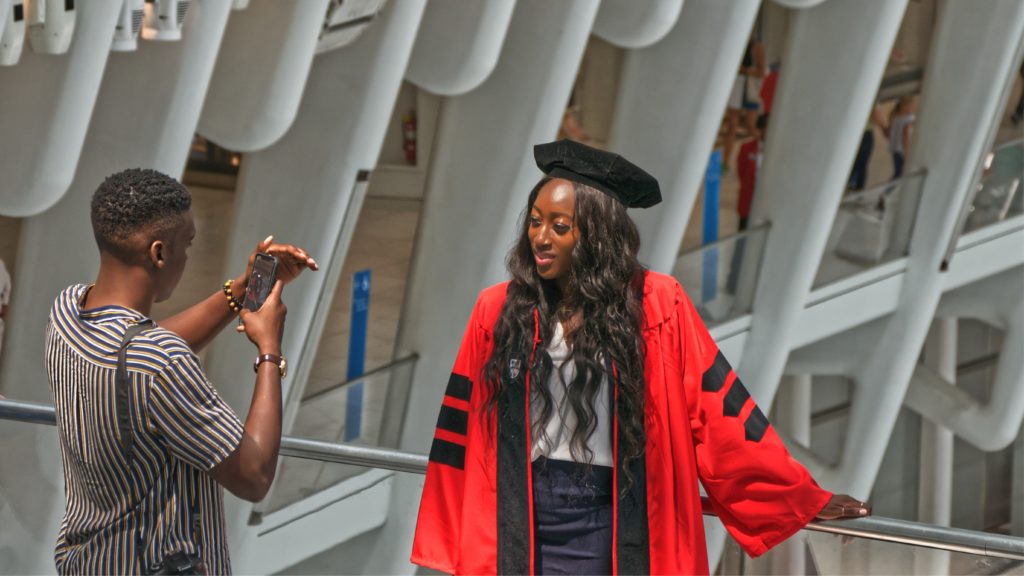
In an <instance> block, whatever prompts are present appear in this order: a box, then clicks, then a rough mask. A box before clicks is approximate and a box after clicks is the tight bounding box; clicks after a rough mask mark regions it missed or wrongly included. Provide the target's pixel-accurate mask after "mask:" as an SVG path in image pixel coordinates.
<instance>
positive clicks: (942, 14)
mask: <svg viewBox="0 0 1024 576" xmlns="http://www.w3.org/2000/svg"><path fill="white" fill-rule="evenodd" d="M833 1H835V0H833ZM831 3H832V2H829V3H828V4H826V6H828V5H830V4H831ZM1022 38H1024V4H1021V3H1020V2H1018V1H1017V0H994V1H992V2H986V3H984V4H974V3H966V4H965V3H963V2H948V1H947V2H944V3H942V4H940V9H939V20H938V22H937V26H936V30H935V35H934V38H933V40H932V52H931V57H930V60H929V62H928V65H927V66H926V67H925V69H926V72H925V78H924V82H923V85H922V90H921V93H922V94H923V100H922V102H921V108H920V113H919V114H918V115H917V124H916V130H915V139H914V142H915V144H914V146H913V147H911V150H910V157H909V158H908V163H907V168H908V171H912V170H916V169H918V168H921V167H926V168H928V170H929V172H928V176H927V178H926V179H925V182H924V186H923V189H922V191H921V203H920V207H919V208H918V210H917V219H916V223H915V225H914V230H913V233H912V236H911V243H910V256H909V257H908V260H907V272H906V275H905V276H904V280H903V283H902V287H901V292H900V296H899V305H898V306H897V309H896V312H895V313H894V314H893V315H892V316H891V317H890V318H889V320H888V322H887V324H886V326H885V329H884V331H883V332H882V334H881V336H880V337H879V338H878V340H877V341H876V342H875V344H874V346H873V351H872V352H871V353H870V354H869V355H868V356H867V357H866V360H867V361H866V362H865V363H864V364H863V365H862V366H861V367H860V369H859V370H858V372H857V374H856V381H857V387H858V389H857V392H856V394H854V398H853V404H852V406H851V410H850V425H849V432H848V438H849V441H848V442H847V444H846V449H845V451H844V453H843V456H842V459H841V462H840V465H839V466H838V468H836V469H834V470H830V471H829V472H828V473H827V474H826V475H825V477H824V478H823V480H824V482H825V484H826V485H829V486H830V487H831V488H833V489H837V490H842V491H845V492H850V493H852V494H854V495H856V496H859V497H864V496H867V494H868V492H869V491H870V489H871V486H872V484H873V483H874V479H875V477H876V475H877V473H878V469H879V467H880V466H881V463H882V457H883V454H884V451H885V450H884V449H885V446H886V444H887V443H888V440H889V437H890V436H891V434H892V429H893V426H894V425H895V422H896V418H897V416H898V414H899V408H900V405H901V404H902V402H903V399H904V394H905V392H906V390H907V386H908V384H909V383H910V380H911V375H912V374H913V373H914V370H915V366H916V364H917V362H916V359H917V355H918V352H919V351H920V350H921V346H922V345H923V344H924V341H925V338H926V336H927V333H928V328H929V326H930V325H931V320H932V317H933V316H934V314H935V310H936V306H937V304H938V302H939V297H940V295H941V293H942V285H943V283H944V282H945V277H946V274H945V273H944V272H940V265H941V264H942V260H943V258H944V257H945V253H946V247H947V246H948V245H949V243H950V239H951V238H952V237H953V235H954V232H955V229H956V226H957V222H958V220H959V214H960V207H961V206H963V204H964V202H965V200H966V196H967V193H968V191H969V190H970V189H971V188H972V186H971V184H972V182H973V181H974V179H975V178H976V177H977V172H978V166H979V165H980V162H981V159H982V158H983V157H984V154H985V152H986V151H987V150H988V149H989V147H990V145H991V140H992V137H993V134H994V129H993V126H995V125H997V124H998V121H999V120H998V119H999V115H1000V114H1001V112H1002V110H1004V108H1005V103H1006V100H1007V93H1008V81H1009V79H1010V78H1011V77H1012V76H1013V75H1015V74H1017V68H1016V66H1015V63H1016V62H1019V55H1020V53H1021V48H1022V47H1021V40H1022Z"/></svg>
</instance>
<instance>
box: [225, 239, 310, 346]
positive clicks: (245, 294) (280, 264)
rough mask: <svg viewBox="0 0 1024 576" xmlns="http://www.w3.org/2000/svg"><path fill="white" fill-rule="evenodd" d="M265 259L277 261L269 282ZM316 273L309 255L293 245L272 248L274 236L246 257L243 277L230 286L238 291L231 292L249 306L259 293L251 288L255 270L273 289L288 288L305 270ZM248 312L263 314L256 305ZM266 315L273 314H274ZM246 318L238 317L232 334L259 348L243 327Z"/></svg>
mask: <svg viewBox="0 0 1024 576" xmlns="http://www.w3.org/2000/svg"><path fill="white" fill-rule="evenodd" d="M267 256H271V257H273V258H272V259H273V260H276V262H274V264H273V265H272V266H271V267H270V269H269V270H270V271H269V275H270V277H269V278H268V277H267V274H268V271H267V267H266V264H267V262H266V260H267V258H266V257H267ZM319 269H320V265H319V264H317V262H316V260H314V259H313V258H312V257H311V256H310V255H309V254H307V253H306V251H305V250H304V249H302V248H300V247H298V246H294V245H292V244H275V243H274V236H273V235H271V236H267V237H266V239H264V240H263V241H262V242H260V243H259V244H257V245H256V249H255V250H253V251H252V253H251V254H249V260H248V262H247V264H246V267H245V273H244V274H243V275H242V276H240V277H239V278H237V279H235V281H234V282H233V285H234V286H237V287H238V289H237V290H236V289H234V288H233V289H232V291H233V292H235V294H236V297H237V294H238V292H239V291H241V293H242V296H241V298H239V300H242V301H245V302H246V304H250V303H249V302H248V300H249V299H250V298H249V296H251V295H254V294H255V292H259V290H257V288H259V287H258V286H251V285H250V284H251V278H252V277H253V273H254V270H255V271H257V272H259V276H260V282H262V283H267V284H269V283H271V282H272V283H273V285H274V286H275V287H276V285H277V284H281V285H282V286H283V285H284V284H288V283H289V282H291V281H292V280H294V279H295V278H297V277H298V276H299V275H300V274H302V272H304V271H306V270H313V271H317V270H319ZM250 292H253V294H250ZM263 293H264V294H266V291H265V290H264V291H263ZM271 293H273V290H271ZM261 296H262V295H261ZM268 298H269V297H268ZM260 299H262V298H260ZM277 300H278V301H280V291H278V296H277ZM281 307H282V308H283V307H284V304H281ZM247 308H248V309H249V311H256V310H262V309H261V308H260V307H259V306H258V305H255V306H252V305H248V306H247ZM268 313H269V314H274V312H268ZM246 316H247V314H245V313H244V311H243V313H242V314H241V315H240V316H239V324H238V326H237V327H236V328H235V330H236V331H237V332H246V335H247V336H248V337H249V339H250V340H252V341H253V343H254V344H256V345H257V346H259V345H260V343H259V342H258V341H257V340H255V339H254V338H253V335H252V334H251V333H250V332H249V330H248V329H247V327H246ZM282 326H283V315H282ZM277 347H280V338H278V344H277ZM261 350H262V349H261Z"/></svg>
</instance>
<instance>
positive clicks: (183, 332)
mask: <svg viewBox="0 0 1024 576" xmlns="http://www.w3.org/2000/svg"><path fill="white" fill-rule="evenodd" d="M273 241H274V237H273V236H268V237H267V239H266V240H264V241H262V242H260V243H259V244H257V245H256V249H255V250H253V252H252V254H250V255H249V261H248V263H247V264H246V267H245V272H243V273H242V275H240V276H238V277H237V278H235V279H234V280H232V281H231V293H232V295H233V296H234V297H235V298H236V299H238V301H241V300H242V298H243V297H244V296H245V285H246V282H248V279H249V274H250V273H251V272H252V264H253V262H254V261H255V259H256V253H257V252H263V253H265V254H270V255H272V256H276V257H277V259H278V266H277V278H278V279H279V280H281V281H282V282H283V283H284V284H287V283H289V282H291V281H292V280H294V279H295V278H296V277H298V276H299V274H301V273H302V272H303V270H306V269H309V270H318V269H319V266H318V265H317V263H316V260H314V259H313V258H312V257H310V256H309V255H308V254H306V251H305V250H303V249H302V248H299V247H297V246H292V245H291V244H274V243H273ZM226 300H227V299H226V298H225V297H224V292H223V291H222V290H218V291H217V292H215V293H213V294H211V295H210V296H208V297H207V298H206V299H204V300H202V301H200V302H199V303H198V304H195V305H193V306H191V307H189V308H186V309H185V310H182V311H181V312H179V313H177V314H175V315H174V316H171V317H170V318H167V319H165V320H163V321H161V322H160V326H162V327H163V328H166V329H168V330H170V331H171V332H174V333H175V334H177V335H178V336H181V337H182V338H183V339H184V340H185V341H186V342H188V345H189V347H191V348H192V350H193V351H195V352H199V351H200V350H202V349H203V348H204V347H205V346H206V345H207V344H209V343H210V342H211V341H213V339H214V338H215V337H216V336H217V334H220V331H221V330H223V329H224V327H225V326H227V325H228V324H229V323H230V322H231V320H232V319H233V318H235V312H234V311H232V310H231V307H230V306H228V303H227V301H226Z"/></svg>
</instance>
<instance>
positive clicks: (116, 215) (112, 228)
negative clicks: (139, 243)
mask: <svg viewBox="0 0 1024 576" xmlns="http://www.w3.org/2000/svg"><path fill="white" fill-rule="evenodd" d="M191 207H192V195H191V194H190V193H189V191H188V189H187V188H185V186H184V185H182V184H181V183H180V182H178V181H177V180H175V179H174V178H171V177H170V176H168V175H166V174H162V173H160V172H157V171H156V170H150V169H144V168H130V169H128V170H122V171H120V172H117V173H116V174H111V175H110V176H108V177H107V179H106V180H104V181H103V183H102V184H100V186H99V188H97V189H96V193H95V194H93V196H92V209H91V213H90V216H91V218H92V233H93V236H95V237H96V245H97V246H98V247H99V249H100V251H101V252H108V253H110V254H112V255H114V256H116V257H118V258H119V259H121V260H124V261H129V260H130V259H131V258H132V256H133V251H134V250H135V249H137V247H136V246H132V236H133V235H135V234H136V233H138V232H143V231H146V232H149V233H151V234H152V235H154V236H156V235H160V234H162V233H164V232H166V231H169V230H171V229H173V228H174V227H175V226H176V225H177V222H178V221H177V218H178V216H180V215H181V214H183V213H185V212H187V211H188V210H189V209H190V208H191Z"/></svg>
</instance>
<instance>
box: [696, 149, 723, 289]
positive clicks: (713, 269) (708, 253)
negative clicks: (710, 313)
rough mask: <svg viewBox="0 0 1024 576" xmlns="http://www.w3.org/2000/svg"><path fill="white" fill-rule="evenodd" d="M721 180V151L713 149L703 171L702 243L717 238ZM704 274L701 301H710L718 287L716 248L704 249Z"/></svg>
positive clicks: (709, 242) (713, 240) (708, 242)
mask: <svg viewBox="0 0 1024 576" xmlns="http://www.w3.org/2000/svg"><path fill="white" fill-rule="evenodd" d="M721 180H722V152H721V151H719V150H715V151H713V152H712V153H711V158H710V159H709V160H708V168H707V171H706V172H705V173H704V231H703V238H702V240H703V243H704V244H705V245H707V244H711V243H712V242H715V241H717V240H718V208H719V206H718V204H719V189H720V187H721ZM703 268H704V274H703V278H702V279H703V281H702V283H701V284H702V285H701V302H710V301H711V300H714V299H715V297H716V296H717V294H716V292H717V289H718V249H717V248H709V249H708V250H705V251H704V266H703Z"/></svg>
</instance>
